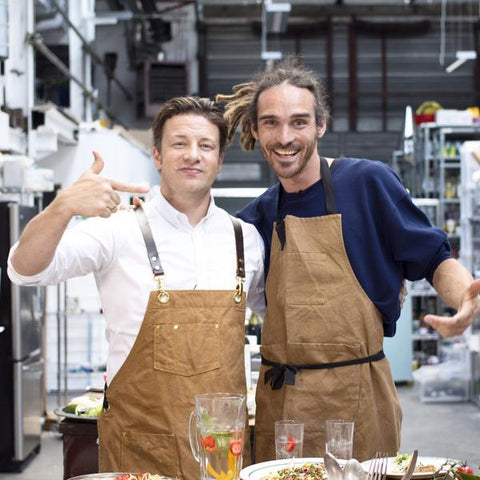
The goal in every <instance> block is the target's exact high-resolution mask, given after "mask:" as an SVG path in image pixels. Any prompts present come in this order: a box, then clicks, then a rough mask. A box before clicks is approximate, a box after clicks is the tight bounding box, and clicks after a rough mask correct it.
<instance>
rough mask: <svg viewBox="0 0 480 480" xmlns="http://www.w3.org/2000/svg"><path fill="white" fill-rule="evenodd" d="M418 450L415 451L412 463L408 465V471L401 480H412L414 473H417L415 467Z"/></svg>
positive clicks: (411, 459)
mask: <svg viewBox="0 0 480 480" xmlns="http://www.w3.org/2000/svg"><path fill="white" fill-rule="evenodd" d="M417 457H418V450H414V451H413V453H412V456H411V458H410V463H409V464H408V468H407V471H406V472H405V474H404V475H403V477H402V478H401V479H400V480H410V479H411V478H412V475H413V472H414V471H415V466H416V465H417Z"/></svg>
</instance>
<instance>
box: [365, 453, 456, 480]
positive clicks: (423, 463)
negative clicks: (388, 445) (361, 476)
mask: <svg viewBox="0 0 480 480" xmlns="http://www.w3.org/2000/svg"><path fill="white" fill-rule="evenodd" d="M410 458H411V454H408V453H399V454H398V455H397V456H396V457H389V458H388V464H387V476H388V477H391V478H401V477H403V474H404V473H405V472H406V470H407V468H408V465H409V463H410ZM372 461H373V460H367V461H365V462H362V466H363V468H364V470H365V471H366V472H368V470H369V468H370V463H371V462H372ZM449 464H451V460H449V459H447V458H444V457H418V458H417V465H416V467H415V471H414V472H413V475H412V478H413V479H417V480H418V479H421V478H432V477H433V476H434V475H435V474H436V473H438V472H441V471H443V470H448V468H449Z"/></svg>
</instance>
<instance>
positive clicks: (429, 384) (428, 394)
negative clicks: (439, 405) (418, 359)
mask: <svg viewBox="0 0 480 480" xmlns="http://www.w3.org/2000/svg"><path fill="white" fill-rule="evenodd" d="M413 380H414V387H415V390H416V392H417V394H418V396H419V397H420V400H421V401H422V402H424V403H427V402H468V401H470V371H469V369H466V368H465V363H464V362H459V361H447V362H444V363H440V364H438V365H424V366H422V367H420V368H419V369H418V370H415V371H414V372H413Z"/></svg>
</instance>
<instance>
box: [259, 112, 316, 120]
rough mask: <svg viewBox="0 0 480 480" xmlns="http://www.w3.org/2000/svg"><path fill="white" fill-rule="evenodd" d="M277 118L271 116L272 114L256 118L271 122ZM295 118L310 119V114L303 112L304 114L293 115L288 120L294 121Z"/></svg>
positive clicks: (276, 116)
mask: <svg viewBox="0 0 480 480" xmlns="http://www.w3.org/2000/svg"><path fill="white" fill-rule="evenodd" d="M276 118H279V116H278V115H273V114H265V115H260V117H259V118H258V119H259V120H273V119H276ZM297 118H312V114H310V113H308V112H305V113H294V114H293V115H291V116H290V119H292V120H294V119H297Z"/></svg>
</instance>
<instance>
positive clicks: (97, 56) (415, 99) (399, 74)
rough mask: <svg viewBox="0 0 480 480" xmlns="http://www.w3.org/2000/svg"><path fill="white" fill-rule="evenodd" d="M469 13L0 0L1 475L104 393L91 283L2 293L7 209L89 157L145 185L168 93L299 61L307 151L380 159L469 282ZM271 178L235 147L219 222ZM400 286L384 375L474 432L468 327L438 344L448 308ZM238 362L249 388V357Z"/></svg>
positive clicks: (472, 159) (475, 15)
mask: <svg viewBox="0 0 480 480" xmlns="http://www.w3.org/2000/svg"><path fill="white" fill-rule="evenodd" d="M479 19H480V3H479V2H476V1H473V0H464V1H461V0H457V1H454V0H401V1H400V0H389V1H387V0H383V1H374V0H364V1H361V0H355V1H354V0H330V1H329V0H315V1H314V0H291V1H289V2H279V1H276V2H274V1H268V0H265V1H260V0H230V1H225V0H222V1H221V0H197V1H176V2H172V1H159V0H156V1H155V0H96V1H95V0H63V1H62V0H0V89H1V93H2V95H1V97H0V103H1V105H2V108H1V111H0V152H1V154H0V206H2V209H3V210H2V211H3V212H4V217H2V218H4V220H2V223H1V225H2V236H1V241H2V249H1V251H2V256H1V265H0V268H1V272H2V273H1V285H0V287H1V292H2V293H1V302H2V303H1V309H0V312H1V317H0V318H1V322H2V323H1V324H0V340H1V342H2V343H1V345H2V349H1V350H2V352H3V353H2V356H1V361H2V362H3V363H2V366H1V367H0V370H1V373H0V382H1V384H0V405H1V406H2V410H3V415H4V417H3V418H4V419H3V420H1V424H2V432H3V433H2V436H1V437H0V468H2V469H3V470H5V471H8V470H9V469H18V470H23V469H24V468H25V466H27V465H28V461H29V460H30V459H31V457H34V456H35V454H36V453H37V451H38V449H39V446H40V442H41V438H42V435H41V431H42V429H43V431H46V430H50V431H52V430H55V428H58V424H57V420H59V417H57V416H56V415H54V413H53V410H54V409H58V408H61V407H62V406H64V405H65V404H66V403H67V401H68V400H69V399H70V398H72V397H73V396H74V395H76V394H78V393H79V392H83V391H84V390H85V388H87V387H89V386H92V387H96V388H101V386H102V384H103V371H104V365H105V358H106V351H107V346H106V342H105V339H104V324H103V319H102V314H101V306H100V304H99V300H98V296H97V294H96V289H95V284H94V281H93V278H91V277H84V278H80V279H75V280H71V281H69V282H67V283H66V284H62V285H59V286H58V287H49V288H47V289H44V290H41V291H36V292H30V293H29V294H28V295H23V296H22V295H21V294H19V292H18V291H17V292H16V291H15V290H16V289H15V288H10V284H9V281H8V278H7V277H6V272H5V261H6V254H7V252H8V247H9V245H10V244H11V243H12V242H13V241H14V239H15V237H16V234H17V233H18V232H17V231H16V230H15V228H16V227H15V228H14V226H12V225H11V219H12V218H14V217H15V215H16V214H15V215H14V214H13V213H11V212H12V204H13V205H16V206H17V207H18V205H22V206H25V207H30V211H39V210H41V208H43V207H44V206H45V205H46V204H48V202H49V201H50V200H51V198H52V196H53V195H54V194H55V191H56V190H57V189H58V188H61V187H62V186H66V185H69V184H70V183H71V182H72V181H74V180H75V179H76V178H77V177H78V176H79V175H80V173H81V172H83V171H84V170H85V169H86V168H87V167H88V166H89V165H90V162H91V158H92V156H91V150H92V149H96V150H98V151H99V152H100V153H101V154H102V155H103V156H104V158H105V160H106V167H105V170H104V173H105V175H106V176H110V177H115V178H117V179H119V180H127V179H128V180H129V181H132V182H147V183H149V184H150V185H156V184H158V178H157V172H156V171H155V169H154V167H153V162H152V159H151V156H150V150H151V139H150V135H149V131H148V128H149V126H150V124H151V122H152V119H153V116H154V115H155V113H156V111H157V110H158V108H159V107H160V106H161V104H162V102H163V101H165V99H167V98H170V97H171V96H174V95H184V94H199V95H202V96H209V97H214V95H215V94H216V93H218V92H223V93H225V92H229V91H230V90H231V87H232V86H233V85H235V84H238V83H241V82H243V81H245V80H246V79H248V78H249V77H250V76H251V74H252V73H253V72H254V71H256V70H258V69H261V68H268V66H269V64H270V63H271V62H273V61H275V60H277V59H280V58H281V57H284V56H286V55H288V54H291V53H298V54H301V55H302V56H303V58H304V60H305V63H306V64H307V65H308V66H309V67H311V68H313V69H314V70H315V71H316V72H318V73H319V75H320V77H321V78H322V80H323V82H324V85H325V87H326V89H327V92H328V93H329V97H330V102H331V109H332V121H331V124H330V126H329V129H328V133H327V134H326V135H325V137H324V139H322V142H321V144H320V150H321V152H322V153H325V154H327V155H329V156H339V155H346V156H348V155H352V156H361V157H365V158H370V159H375V160H381V161H383V162H385V163H387V164H389V165H390V166H391V167H392V168H393V169H394V170H395V171H396V172H397V173H398V174H399V176H400V177H401V178H402V181H403V182H404V184H405V185H406V186H407V188H409V190H410V192H411V194H412V196H413V197H414V198H415V201H416V203H417V204H418V205H419V206H420V208H422V209H424V211H425V212H426V213H427V215H428V216H429V218H430V219H431V221H432V223H434V224H436V225H438V226H440V227H441V228H444V229H445V230H446V231H447V233H448V235H449V239H450V241H451V244H452V250H453V252H454V254H455V256H458V258H459V259H460V261H462V262H463V263H464V264H465V265H466V266H467V268H469V269H470V270H471V271H472V273H473V274H474V275H477V276H478V275H480V187H479V182H480V173H479V170H480V168H479V161H480V111H479V110H478V106H479V105H480V77H479V75H480V57H479V56H478V55H479V31H480V28H479V26H480V23H479ZM274 182H275V178H274V177H273V176H272V174H271V172H270V170H269V168H268V166H267V165H266V163H265V162H264V160H263V159H262V157H261V155H260V153H259V152H255V153H254V154H248V155H246V154H244V153H243V152H242V151H241V150H240V148H239V147H238V143H235V144H234V146H233V147H232V148H231V149H230V150H229V151H228V154H227V158H226V162H225V165H224V167H223V170H222V172H221V174H220V176H219V178H218V180H217V182H216V184H215V196H216V198H217V203H219V204H220V205H221V206H224V207H225V208H227V209H228V210H229V211H231V212H232V213H233V212H235V211H236V210H237V209H238V208H240V207H241V206H242V205H243V204H245V203H246V202H247V201H248V200H249V199H251V198H253V197H255V196H256V195H258V194H259V193H260V192H261V191H263V190H264V189H265V188H267V187H268V186H269V185H271V184H272V183H274ZM154 191H155V189H153V192H154ZM124 201H125V202H126V203H128V202H129V198H127V197H125V198H124ZM15 208H16V207H13V209H15ZM22 208H23V207H22ZM75 221H82V220H81V219H76V220H75ZM21 224H22V222H20V223H19V228H21ZM7 225H8V228H7ZM408 290H409V295H408V296H407V299H406V303H405V306H404V308H403V310H402V316H401V319H400V320H399V324H398V325H399V331H398V334H397V336H396V337H395V338H394V339H386V352H387V355H388V357H389V359H390V361H391V363H392V369H393V373H394V376H395V380H396V381H397V382H398V384H399V385H406V386H407V388H410V386H411V387H412V388H411V389H410V390H408V392H412V396H411V397H410V394H409V393H406V394H405V402H407V403H408V404H409V405H414V403H413V400H412V399H413V398H415V399H417V401H418V402H419V403H421V405H422V407H425V406H427V407H428V408H429V409H430V410H432V409H435V408H445V405H446V406H447V407H448V412H450V413H448V415H454V414H455V412H456V411H459V410H460V409H465V407H466V405H467V404H468V408H470V407H472V408H473V410H472V412H478V413H474V414H472V415H475V419H476V421H477V422H478V417H479V416H480V409H478V408H477V406H478V407H480V356H479V353H478V352H479V351H480V322H479V321H478V320H477V322H476V324H475V325H474V326H473V327H472V328H471V329H470V330H469V331H468V332H467V333H466V334H465V335H464V336H462V337H461V338H455V339H451V340H448V341H444V340H441V339H440V338H439V337H438V335H437V334H436V333H435V332H433V331H431V330H430V329H429V328H428V327H427V326H426V325H425V324H424V323H423V321H422V319H423V316H424V315H425V313H427V312H432V311H436V312H440V313H441V312H445V311H448V309H446V308H445V306H444V305H443V304H442V302H441V301H440V300H439V299H438V297H437V296H436V294H435V292H434V291H433V290H432V289H431V288H430V287H429V285H428V284H426V283H425V282H417V283H415V284H409V285H408ZM27 297H28V298H27ZM25 312H26V313H25ZM25 315H26V316H27V317H28V318H29V319H30V321H31V322H30V323H31V325H33V326H32V328H36V329H37V330H36V331H37V339H36V341H38V345H39V347H38V348H39V351H38V352H37V351H36V350H37V348H33V349H32V356H31V357H28V359H29V360H32V359H37V357H36V355H37V354H39V355H40V360H41V362H40V364H38V365H42V366H41V368H40V369H39V370H38V369H37V370H35V371H34V373H28V374H27V375H25V378H26V380H25V381H24V383H22V381H21V380H19V377H18V375H17V376H15V367H14V366H13V365H11V364H10V363H8V362H9V361H10V360H11V359H12V358H13V359H14V360H22V358H23V357H22V358H16V357H15V354H14V353H12V352H13V350H12V346H14V345H15V341H17V342H18V341H19V340H18V338H19V337H18V333H16V332H18V328H17V326H18V325H19V324H20V323H21V320H20V319H21V318H24V317H25ZM254 320H255V322H256V319H254V318H247V319H246V329H247V331H248V332H249V333H256V332H257V330H258V328H259V327H258V325H257V324H254ZM15 339H17V340H15ZM250 339H251V340H252V341H253V339H254V336H250ZM34 343H35V342H34ZM25 358H27V357H25ZM247 364H248V366H249V367H251V370H252V374H251V378H250V377H249V382H252V383H253V386H254V384H255V381H256V370H257V369H258V345H254V344H252V345H250V347H249V348H248V349H247ZM38 365H37V366H38ZM17 370H18V365H17ZM20 377H21V376H20ZM22 385H23V386H22ZM401 388H404V387H401ZM409 399H410V400H409ZM409 402H410V403H409ZM419 408H420V407H419ZM419 411H420V410H419ZM422 411H423V410H422ZM32 415H33V420H32ZM467 423H468V422H467ZM3 425H8V428H3ZM477 425H478V423H477ZM448 428H449V427H448ZM477 431H478V430H477ZM432 438H433V437H432ZM445 455H446V453H445ZM477 463H480V458H478V455H477ZM0 476H1V475H0Z"/></svg>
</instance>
